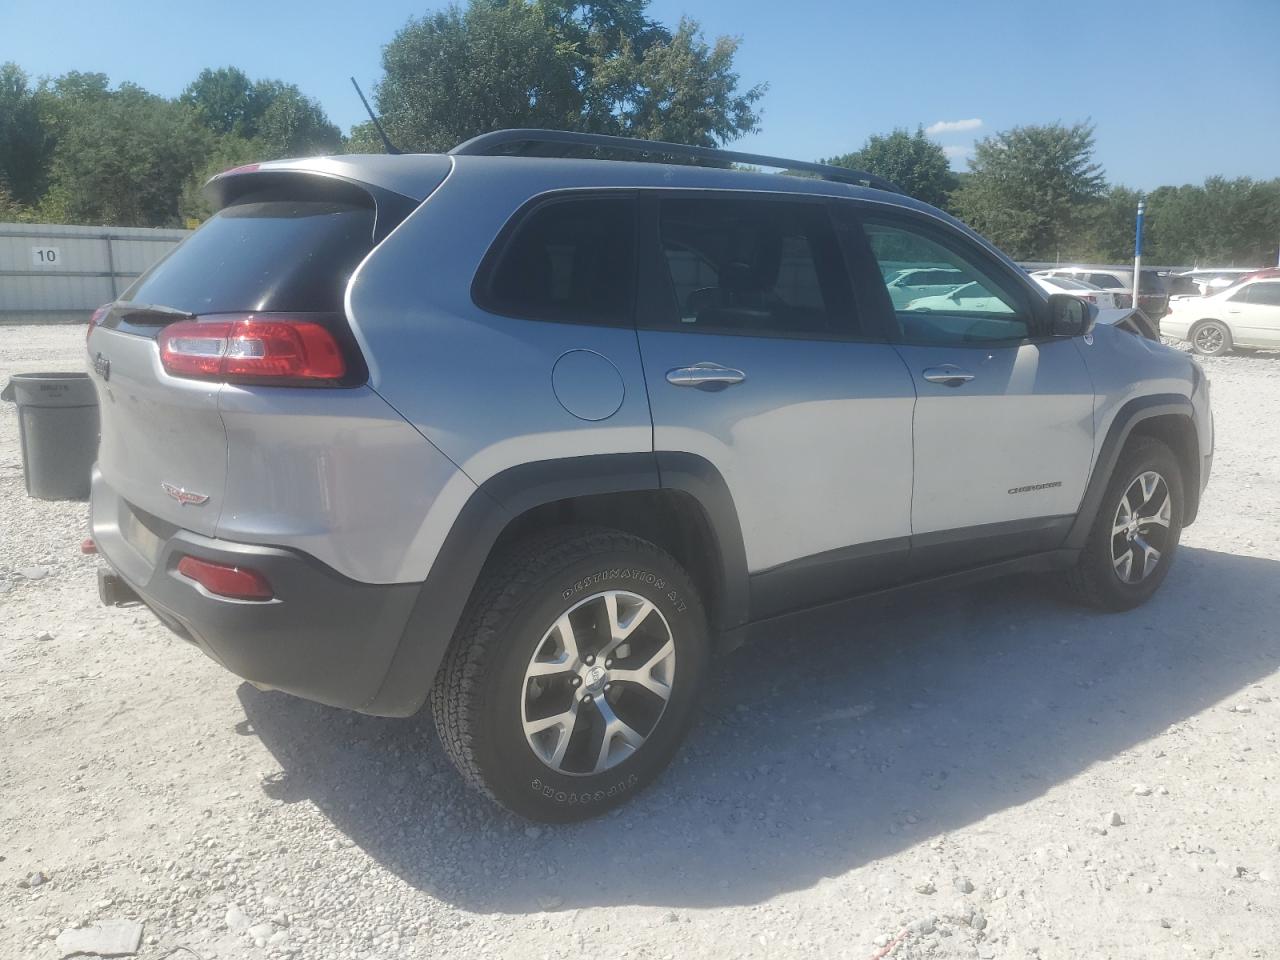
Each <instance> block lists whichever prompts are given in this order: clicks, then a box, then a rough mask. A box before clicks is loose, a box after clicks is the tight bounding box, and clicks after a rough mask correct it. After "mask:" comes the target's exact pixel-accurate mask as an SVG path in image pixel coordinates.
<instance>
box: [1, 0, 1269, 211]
mask: <svg viewBox="0 0 1280 960" xmlns="http://www.w3.org/2000/svg"><path fill="white" fill-rule="evenodd" d="M442 5H443V4H439V3H426V2H421V0H419V2H406V0H372V2H366V3H352V2H351V0H305V2H301V0H257V2H246V0H219V2H218V3H200V4H197V3H190V2H182V0H177V2H175V0H114V2H112V3H104V2H102V0H91V2H86V0H59V2H57V3H53V4H51V3H49V2H48V0H0V61H4V60H13V61H15V62H17V63H18V64H19V65H20V66H22V67H23V68H24V69H25V70H26V71H27V72H28V74H30V75H32V76H33V77H38V76H46V75H56V74H59V73H64V72H66V71H68V70H82V71H99V72H103V73H106V74H107V75H108V76H109V77H110V78H111V80H112V82H113V84H114V83H117V82H120V81H124V80H129V81H132V82H134V83H137V84H140V85H141V86H143V87H146V88H147V89H149V90H152V91H154V92H156V93H159V94H163V95H166V96H176V95H177V94H179V93H181V92H182V89H183V88H184V87H185V86H186V85H187V84H188V83H189V82H190V81H191V80H192V79H193V78H194V77H195V75H196V74H197V73H199V71H200V70H201V69H202V68H203V67H206V66H224V65H235V66H238V67H240V68H241V69H243V70H244V71H245V72H246V73H248V74H249V75H250V76H251V77H253V78H254V79H259V78H278V79H282V80H285V81H289V82H292V83H296V84H297V85H298V86H299V87H300V88H301V89H302V90H303V92H304V93H306V94H307V95H309V96H312V97H315V98H316V99H318V100H319V101H320V103H321V104H322V105H323V106H324V108H325V110H326V111H327V112H328V114H329V116H330V118H331V119H332V120H333V121H334V122H335V123H337V124H338V125H339V126H341V127H342V128H343V129H344V130H346V129H348V128H349V127H350V126H351V125H352V124H354V123H356V122H358V121H360V120H363V119H364V114H363V112H362V108H361V106H360V103H359V101H358V100H357V99H356V97H355V94H354V93H353V92H352V90H351V86H350V83H349V81H348V80H347V77H348V76H349V75H351V74H354V75H355V76H356V78H357V79H358V80H359V81H360V83H361V85H362V86H363V87H364V88H365V90H366V92H367V93H371V92H372V88H373V87H374V86H375V84H376V83H377V81H378V80H379V78H380V77H381V73H382V70H381V55H382V47H383V46H384V45H385V44H386V43H387V42H388V41H390V40H391V39H392V37H394V35H395V33H396V31H397V30H398V29H400V28H401V27H402V26H404V24H405V23H406V22H407V21H408V20H409V19H410V18H411V17H418V16H422V15H423V14H425V13H428V12H430V11H432V10H435V9H438V8H439V7H440V6H442ZM650 14H651V16H653V17H655V18H656V19H659V20H661V21H663V22H664V23H667V24H672V25H673V24H675V23H676V22H677V21H678V20H679V18H680V17H681V16H682V15H688V16H691V17H693V18H694V19H696V20H698V21H699V22H700V23H701V25H702V28H703V30H704V32H705V33H706V35H707V37H708V38H711V37H714V36H718V35H721V34H731V35H734V36H737V37H740V38H741V40H742V45H741V48H740V50H739V54H738V58H737V60H736V66H737V68H738V71H739V73H740V74H741V78H742V85H743V86H744V87H747V86H750V85H752V84H755V83H759V82H767V83H768V84H769V89H768V92H767V93H766V94H765V97H764V99H763V101H762V102H761V106H762V108H763V118H762V123H761V130H760V132H759V133H757V134H752V135H750V136H747V137H744V138H742V139H740V140H738V141H735V142H734V143H733V144H732V145H731V146H733V147H734V148H736V149H740V150H748V151H752V152H759V153H769V154H774V155H780V156H788V157H793V158H799V159H818V158H820V157H829V156H834V155H836V154H840V153H845V152H848V151H850V150H856V149H857V148H858V147H860V146H861V145H862V144H863V143H864V142H865V141H866V138H867V137H868V136H869V135H871V134H875V133H887V132H888V131H890V130H892V129H894V128H895V127H906V128H908V129H911V130H914V129H915V127H916V126H917V125H920V126H924V127H925V128H926V130H927V131H928V132H929V133H930V135H931V136H933V137H934V138H935V139H936V140H937V141H938V143H939V144H941V145H942V146H943V148H944V149H945V150H946V151H947V154H948V156H949V157H951V161H952V166H953V167H954V168H955V169H957V170H964V169H966V167H967V157H968V156H969V154H970V153H971V151H972V146H973V143H974V140H975V139H977V138H981V137H984V136H987V135H990V134H992V133H994V132H996V131H999V130H1006V129H1008V128H1010V127H1013V126H1017V125H1021V124H1034V123H1050V122H1053V121H1058V120H1060V121H1062V122H1064V123H1073V122H1075V121H1078V120H1091V121H1092V122H1093V123H1094V124H1096V126H1097V131H1096V138H1097V159H1098V160H1099V161H1100V162H1101V163H1102V164H1103V166H1104V168H1105V170H1106V174H1107V177H1108V179H1109V180H1110V181H1111V182H1112V183H1121V184H1125V185H1127V186H1131V187H1135V188H1137V189H1142V190H1150V189H1152V188H1154V187H1156V186H1159V185H1161V184H1180V183H1198V182H1201V181H1202V180H1203V179H1204V178H1205V177H1206V176H1210V175H1212V174H1222V175H1224V176H1228V177H1235V176H1253V177H1261V178H1270V177H1276V176H1280V0H1163V2H1159V0H1072V2H1067V0H1056V2H1052V3H1050V2H1044V0H1020V2H1007V0H898V2H893V3H886V2H884V0H876V2H867V0H786V2H778V0H771V2H768V3H762V2H758V0H697V2H695V0H653V2H652V4H651V6H650Z"/></svg>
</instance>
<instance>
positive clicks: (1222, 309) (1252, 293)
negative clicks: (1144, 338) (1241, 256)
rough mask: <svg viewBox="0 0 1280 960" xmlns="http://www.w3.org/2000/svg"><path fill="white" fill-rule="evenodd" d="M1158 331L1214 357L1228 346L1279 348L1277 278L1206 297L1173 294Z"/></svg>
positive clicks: (1278, 283)
mask: <svg viewBox="0 0 1280 960" xmlns="http://www.w3.org/2000/svg"><path fill="white" fill-rule="evenodd" d="M1160 332H1161V333H1162V334H1164V335H1165V336H1168V337H1173V338H1175V339H1177V340H1187V341H1190V343H1191V349H1192V350H1194V351H1195V352H1196V353H1199V354H1203V355H1204V356H1206V357H1216V356H1218V355H1220V354H1223V353H1226V352H1228V351H1229V350H1230V349H1231V348H1232V347H1264V348H1273V349H1275V348H1280V279H1266V280H1252V281H1249V282H1247V283H1241V284H1237V285H1236V286H1234V287H1231V288H1229V289H1227V290H1223V291H1220V292H1219V293H1214V294H1210V295H1209V296H1207V297H1174V298H1173V300H1172V301H1170V303H1169V312H1168V313H1167V314H1166V315H1165V317H1164V319H1163V320H1161V321H1160Z"/></svg>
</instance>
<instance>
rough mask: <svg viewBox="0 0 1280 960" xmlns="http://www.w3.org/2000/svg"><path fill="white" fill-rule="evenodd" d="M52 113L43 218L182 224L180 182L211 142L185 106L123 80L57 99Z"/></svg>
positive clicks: (181, 186)
mask: <svg viewBox="0 0 1280 960" xmlns="http://www.w3.org/2000/svg"><path fill="white" fill-rule="evenodd" d="M54 86H55V89H56V88H57V83H56V82H55V85H54ZM57 114H58V127H59V134H58V145H57V148H56V150H55V153H54V159H53V164H52V169H51V186H50V188H49V191H48V193H47V194H46V195H45V197H44V198H43V199H42V201H41V205H40V213H41V215H42V216H44V217H48V218H49V219H51V220H55V221H57V222H67V223H95V224H97V223H101V224H118V225H121V226H166V225H171V224H176V223H178V222H179V220H178V201H179V197H180V196H181V194H182V189H183V185H184V184H185V183H186V181H187V180H188V179H189V178H190V177H191V175H192V172H193V171H194V170H195V168H196V166H197V164H198V163H199V162H200V158H201V157H203V156H204V155H205V154H206V153H207V152H208V149H209V145H210V135H209V134H208V132H207V131H205V130H203V129H202V128H200V127H199V125H198V124H196V123H195V122H194V121H193V119H192V116H191V113H190V111H189V110H188V109H186V108H185V107H183V106H182V105H181V104H178V103H176V102H174V101H172V100H166V99H164V98H163V97H157V96H155V95H154V94H151V93H147V92H146V91H145V90H143V89H142V88H140V87H137V86H134V85H132V84H122V85H121V86H120V87H119V89H117V90H115V91H109V92H100V91H99V92H92V93H91V95H89V96H87V97H81V96H73V97H67V98H61V100H60V102H59V103H58V104H57Z"/></svg>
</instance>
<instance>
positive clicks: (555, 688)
mask: <svg viewBox="0 0 1280 960" xmlns="http://www.w3.org/2000/svg"><path fill="white" fill-rule="evenodd" d="M610 597H612V598H613V599H612V607H611V606H610V604H611V601H610V599H609V598H610ZM646 604H647V605H648V606H649V608H651V609H647V608H646ZM566 623H567V624H568V630H567V632H568V634H569V637H570V641H571V643H570V642H569V641H566V639H565V632H566V631H565V629H564V624H566ZM611 624H615V625H620V626H618V628H617V631H616V632H612V631H611V627H610V625H611ZM627 631H629V632H627ZM623 633H626V638H625V640H623V641H622V642H621V643H617V638H618V636H619V635H621V634H623ZM615 643H616V644H617V645H616V646H614V648H613V653H612V654H611V655H609V656H604V657H603V663H602V662H601V661H600V660H599V659H596V658H595V657H594V653H601V654H602V655H603V653H604V651H605V650H606V649H607V647H608V646H611V645H614V644H615ZM574 651H576V656H575V655H574ZM664 651H666V652H665V653H664ZM588 658H591V659H588ZM615 659H616V661H617V662H615ZM708 659H709V643H708V639H707V627H706V618H705V616H704V614H703V608H702V603H701V601H700V599H699V597H698V594H697V591H696V590H695V589H694V587H693V584H692V583H691V581H690V580H689V577H688V575H687V574H686V573H685V572H684V570H683V569H681V567H680V565H679V564H677V563H676V561H675V560H674V559H672V557H671V556H669V555H668V554H667V553H666V552H665V551H663V550H661V549H660V548H658V547H657V546H655V545H654V544H652V543H649V542H648V541H646V540H642V539H640V538H639V537H634V536H631V535H630V534H625V533H621V532H619V531H616V530H608V529H603V528H584V527H576V528H565V529H562V530H559V531H555V532H552V533H549V534H544V535H541V536H537V537H534V538H531V539H529V540H525V541H523V542H519V543H517V544H515V545H513V546H512V547H510V548H509V549H506V550H504V551H503V552H502V553H501V554H499V555H498V556H496V557H494V558H492V559H491V560H490V561H489V563H487V564H486V566H485V570H484V572H483V573H482V574H481V577H480V580H479V582H478V583H477V585H476V588H475V590H474V591H473V592H472V596H471V599H470V601H469V602H468V604H467V609H466V611H465V612H464V614H463V617H462V620H461V622H460V623H459V626H458V630H457V632H456V633H455V635H454V639H453V643H452V645H451V647H450V649H449V652H448V654H446V657H445V662H444V664H443V665H442V666H441V668H440V672H439V674H438V675H437V677H436V682H435V685H434V687H433V689H432V692H431V709H432V713H433V714H434V715H435V720H436V727H437V729H438V730H439V731H440V737H441V740H442V741H443V742H444V748H445V752H446V753H447V754H448V755H449V758H450V759H451V760H452V761H453V763H454V765H455V766H456V767H457V768H458V771H459V772H460V773H461V774H462V776H463V778H464V779H465V780H466V781H467V782H468V783H469V784H470V785H472V786H473V787H475V788H476V789H478V790H480V791H481V792H482V793H485V794H486V795H488V796H489V797H490V798H492V799H493V800H496V801H497V802H498V803H500V804H502V805H503V806H504V807H506V808H507V809H509V810H511V811H513V812H515V813H517V814H520V815H521V816H524V817H528V818H530V819H532V820H540V821H543V822H547V823H565V822H570V821H574V820H583V819H586V818H588V817H593V816H597V815H598V814H601V813H603V812H605V811H606V810H609V809H610V808H612V807H614V806H617V805H618V804H619V803H621V802H623V801H624V800H627V799H629V798H630V797H632V796H634V795H635V794H636V793H637V792H638V791H640V790H641V789H643V788H644V787H645V786H647V785H648V784H649V783H651V782H652V781H653V780H654V779H655V778H656V777H657V776H658V775H659V774H660V773H661V772H662V771H663V769H664V768H665V767H666V766H667V764H668V763H669V762H670V761H671V758H672V757H673V756H674V755H675V752H676V750H677V749H678V747H679V746H680V743H681V741H682V740H683V739H684V736H685V733H686V732H687V731H688V728H689V726H690V725H691V723H692V719H693V716H694V707H695V706H696V703H697V699H698V694H699V692H700V690H701V687H702V683H703V679H704V677H705V674H706V672H707V662H708ZM624 673H626V674H627V675H625V676H624V675H623V674H624ZM606 685H607V688H606ZM584 698H586V699H584ZM618 721H621V723H622V724H623V725H624V726H625V729H624V726H618V723H617V722H618ZM606 734H607V737H606Z"/></svg>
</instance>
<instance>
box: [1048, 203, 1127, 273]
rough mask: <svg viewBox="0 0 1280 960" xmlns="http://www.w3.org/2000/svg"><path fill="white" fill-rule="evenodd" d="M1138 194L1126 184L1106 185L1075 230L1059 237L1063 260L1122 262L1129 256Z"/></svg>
mask: <svg viewBox="0 0 1280 960" xmlns="http://www.w3.org/2000/svg"><path fill="white" fill-rule="evenodd" d="M1141 197H1142V194H1141V193H1140V192H1139V191H1137V190H1131V189H1130V188H1129V187H1121V186H1113V187H1109V188H1107V191H1106V193H1104V194H1103V195H1102V196H1101V197H1100V198H1099V199H1098V200H1096V201H1094V202H1093V203H1091V204H1090V205H1089V207H1088V209H1087V212H1086V213H1085V215H1084V216H1083V217H1081V220H1080V223H1079V225H1078V227H1077V231H1078V232H1077V234H1076V236H1074V237H1069V238H1067V239H1065V240H1064V241H1063V247H1062V251H1061V257H1062V259H1063V260H1079V261H1083V262H1093V263H1125V262H1127V261H1129V260H1132V259H1133V240H1134V232H1133V227H1134V217H1135V216H1136V215H1137V212H1138V200H1139V199H1140V198H1141Z"/></svg>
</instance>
